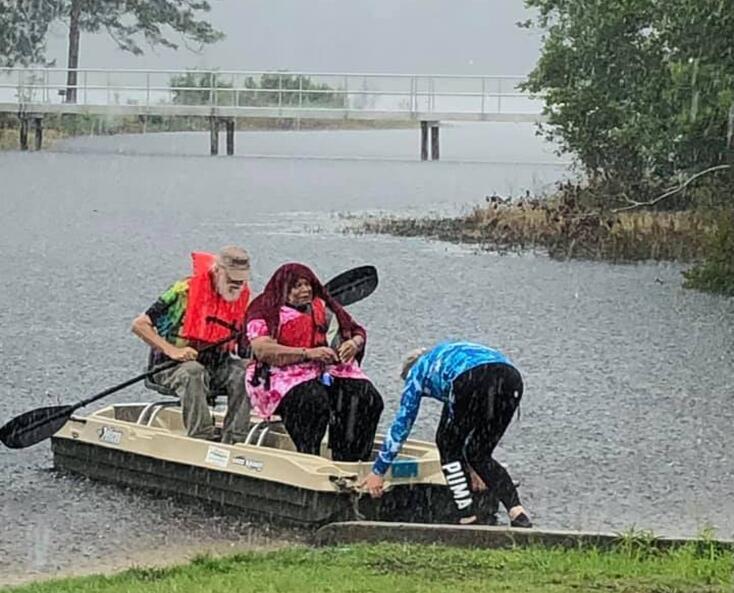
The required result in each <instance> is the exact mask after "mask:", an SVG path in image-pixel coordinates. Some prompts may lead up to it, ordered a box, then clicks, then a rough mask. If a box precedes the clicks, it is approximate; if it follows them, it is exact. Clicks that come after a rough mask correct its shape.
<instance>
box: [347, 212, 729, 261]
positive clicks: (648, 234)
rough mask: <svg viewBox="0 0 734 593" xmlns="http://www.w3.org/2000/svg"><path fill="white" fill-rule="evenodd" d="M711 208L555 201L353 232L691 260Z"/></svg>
mask: <svg viewBox="0 0 734 593" xmlns="http://www.w3.org/2000/svg"><path fill="white" fill-rule="evenodd" d="M716 228H717V226H716V218H715V217H714V216H713V214H706V213H700V212H696V211H683V212H621V213H617V214H612V213H606V214H605V213H599V212H590V211H587V210H583V209H576V208H573V207H569V206H568V204H567V203H566V202H564V201H563V200H562V199H551V200H548V201H543V202H540V201H536V200H533V201H531V202H523V203H520V204H517V205H497V204H493V205H489V206H477V207H475V208H474V209H472V210H471V211H470V212H469V213H467V214H466V215H464V216H459V217H456V218H421V219H409V218H398V217H370V218H366V219H361V220H359V221H358V222H357V223H356V224H355V225H353V227H352V229H353V230H354V231H356V232H367V233H387V234H392V235H398V236H406V237H428V238H432V239H438V240H443V241H451V242H458V243H469V244H477V245H480V246H481V247H482V248H485V249H489V250H493V251H522V250H540V251H542V252H545V253H548V254H549V255H550V256H551V257H554V258H559V259H567V258H583V259H595V260H606V261H613V262H633V261H640V260H674V261H681V262H691V261H696V260H698V259H700V258H701V257H703V255H704V253H705V252H706V247H707V244H708V241H709V240H710V239H711V238H712V237H714V236H715V233H716Z"/></svg>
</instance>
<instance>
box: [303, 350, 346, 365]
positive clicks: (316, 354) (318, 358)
mask: <svg viewBox="0 0 734 593" xmlns="http://www.w3.org/2000/svg"><path fill="white" fill-rule="evenodd" d="M305 357H306V360H313V361H314V362H322V363H324V364H334V363H335V362H338V360H339V358H338V356H337V354H336V352H334V350H332V349H331V348H328V347H326V346H319V347H318V348H309V349H307V350H306V352H305Z"/></svg>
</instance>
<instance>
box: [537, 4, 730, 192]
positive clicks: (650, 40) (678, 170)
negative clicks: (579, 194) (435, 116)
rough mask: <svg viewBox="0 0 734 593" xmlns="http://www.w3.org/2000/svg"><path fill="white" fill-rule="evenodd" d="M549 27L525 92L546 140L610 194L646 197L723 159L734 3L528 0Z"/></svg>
mask: <svg viewBox="0 0 734 593" xmlns="http://www.w3.org/2000/svg"><path fill="white" fill-rule="evenodd" d="M526 5H527V6H528V7H530V8H533V9H536V10H537V14H538V16H537V18H536V19H535V20H534V21H533V22H531V23H526V26H527V25H530V26H532V25H535V26H538V27H540V28H542V29H544V30H545V37H544V43H543V48H542V53H541V57H540V60H539V61H538V64H537V65H536V67H535V69H534V70H533V72H532V73H531V75H530V77H529V82H528V83H527V84H526V85H525V86H524V88H525V89H526V90H529V91H531V92H536V93H541V92H542V93H545V96H546V106H545V111H546V113H547V115H548V116H549V125H548V126H547V127H546V128H545V129H544V132H545V134H546V136H547V137H549V138H550V139H552V140H555V141H557V142H559V144H560V146H561V151H563V152H569V153H573V154H575V155H576V156H577V157H578V159H579V160H580V162H581V163H582V164H583V166H584V168H585V170H586V172H587V174H588V176H589V178H590V179H591V180H592V183H600V184H601V185H602V186H603V187H604V188H605V190H606V191H607V193H608V194H609V195H612V196H613V195H626V194H629V193H630V192H634V193H635V194H636V195H637V196H638V197H640V198H641V199H646V198H648V197H649V196H650V195H651V194H653V193H656V192H658V191H659V189H660V188H661V187H663V186H667V185H669V182H670V178H671V177H677V178H684V177H686V176H689V175H692V174H695V173H696V172H698V171H701V170H703V169H706V168H709V167H713V166H715V165H718V164H721V163H725V162H726V160H727V154H728V148H727V142H728V141H727V134H728V130H729V129H730V124H729V120H730V115H729V114H730V113H731V109H732V106H734V94H733V93H734V90H733V89H734V50H733V49H732V44H731V40H732V39H734V5H733V4H732V0H711V1H707V2H701V1H700V0H526Z"/></svg>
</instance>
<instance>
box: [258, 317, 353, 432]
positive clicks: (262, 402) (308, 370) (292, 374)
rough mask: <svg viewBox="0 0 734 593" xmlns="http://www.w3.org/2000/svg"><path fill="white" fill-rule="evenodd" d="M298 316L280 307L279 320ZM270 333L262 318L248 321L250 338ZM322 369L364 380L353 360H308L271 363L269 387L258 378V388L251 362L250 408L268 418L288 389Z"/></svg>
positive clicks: (333, 373) (282, 321) (332, 374)
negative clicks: (324, 362) (323, 361)
mask: <svg viewBox="0 0 734 593" xmlns="http://www.w3.org/2000/svg"><path fill="white" fill-rule="evenodd" d="M298 315H301V313H299V312H298V311H296V310H295V309H292V308H291V307H281V309H280V323H281V324H283V323H285V322H287V321H290V320H291V319H293V318H295V317H297V316H298ZM269 335H270V332H269V331H268V326H267V324H266V323H265V321H264V320H263V319H253V320H252V321H250V322H249V323H248V324H247V337H248V338H249V339H250V340H251V341H252V340H254V339H255V338H262V337H267V336H269ZM325 371H327V372H328V373H329V374H330V375H331V376H332V377H337V378H339V379H367V375H365V374H364V372H362V369H361V368H360V367H359V364H357V362H356V361H353V362H350V363H348V364H342V363H339V364H333V365H324V364H322V363H319V362H310V361H309V362H300V363H297V364H288V365H285V366H271V367H270V389H269V390H268V389H265V382H264V381H260V384H259V385H258V386H257V387H255V386H254V385H252V378H253V376H254V374H255V363H254V362H253V363H251V364H250V365H249V366H248V367H247V380H246V384H247V393H248V395H249V396H250V402H251V403H252V407H253V408H254V409H255V412H256V413H257V414H259V415H260V416H261V417H263V418H270V417H271V416H272V415H273V414H274V413H275V410H276V408H277V407H278V405H279V404H280V402H281V400H282V399H283V398H284V397H285V396H286V394H287V393H288V392H289V391H290V390H291V389H293V388H294V387H296V386H297V385H300V384H301V383H305V382H306V381H311V380H312V379H317V378H318V377H320V376H321V375H322V373H324V372H325Z"/></svg>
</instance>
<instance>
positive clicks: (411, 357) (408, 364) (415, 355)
mask: <svg viewBox="0 0 734 593" xmlns="http://www.w3.org/2000/svg"><path fill="white" fill-rule="evenodd" d="M426 352H428V348H416V349H415V350H411V351H410V352H408V353H407V354H406V355H405V360H403V369H402V370H401V371H400V378H401V379H402V380H403V381H405V379H406V378H407V377H408V373H409V372H410V369H412V368H413V365H414V364H415V363H416V362H418V359H419V358H420V357H421V356H423V355H424V354H425V353H426Z"/></svg>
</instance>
